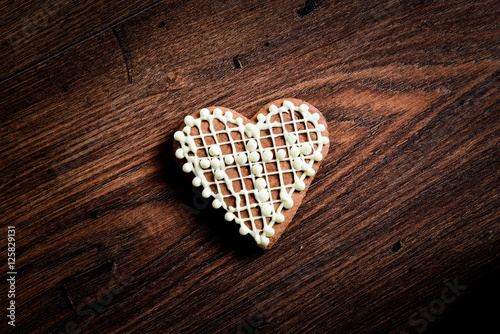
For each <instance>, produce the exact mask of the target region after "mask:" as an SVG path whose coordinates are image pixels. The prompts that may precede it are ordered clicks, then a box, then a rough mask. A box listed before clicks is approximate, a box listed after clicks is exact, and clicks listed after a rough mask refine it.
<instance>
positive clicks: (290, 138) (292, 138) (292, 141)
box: [286, 133, 297, 145]
mask: <svg viewBox="0 0 500 334" xmlns="http://www.w3.org/2000/svg"><path fill="white" fill-rule="evenodd" d="M296 141H297V136H295V135H294V134H291V133H290V134H289V135H287V136H286V142H287V143H288V144H290V145H293V144H295V142H296Z"/></svg>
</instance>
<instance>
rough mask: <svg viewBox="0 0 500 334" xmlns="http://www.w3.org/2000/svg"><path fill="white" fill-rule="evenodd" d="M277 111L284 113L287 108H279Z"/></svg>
mask: <svg viewBox="0 0 500 334" xmlns="http://www.w3.org/2000/svg"><path fill="white" fill-rule="evenodd" d="M278 111H279V112H282V113H284V112H287V111H288V108H286V107H279V108H278Z"/></svg>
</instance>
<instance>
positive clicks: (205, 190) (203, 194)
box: [201, 188, 212, 198]
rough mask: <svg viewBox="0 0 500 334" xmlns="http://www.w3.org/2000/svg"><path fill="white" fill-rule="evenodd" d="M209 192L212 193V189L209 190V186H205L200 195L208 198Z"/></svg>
mask: <svg viewBox="0 0 500 334" xmlns="http://www.w3.org/2000/svg"><path fill="white" fill-rule="evenodd" d="M211 194H212V190H210V188H205V189H203V191H202V192H201V196H203V197H205V198H209V197H210V195H211Z"/></svg>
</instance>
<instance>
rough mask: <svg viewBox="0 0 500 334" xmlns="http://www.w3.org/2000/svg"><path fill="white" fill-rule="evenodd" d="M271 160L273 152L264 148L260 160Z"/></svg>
mask: <svg viewBox="0 0 500 334" xmlns="http://www.w3.org/2000/svg"><path fill="white" fill-rule="evenodd" d="M271 160H273V152H271V150H269V149H266V150H265V151H264V153H262V161H264V162H269V161H271Z"/></svg>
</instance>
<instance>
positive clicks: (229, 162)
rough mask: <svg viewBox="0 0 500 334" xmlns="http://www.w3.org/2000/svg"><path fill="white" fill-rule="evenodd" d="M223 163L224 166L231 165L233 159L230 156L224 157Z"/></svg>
mask: <svg viewBox="0 0 500 334" xmlns="http://www.w3.org/2000/svg"><path fill="white" fill-rule="evenodd" d="M224 161H225V162H226V165H231V164H232V163H233V162H234V157H233V156H232V155H226V156H225V157H224Z"/></svg>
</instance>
